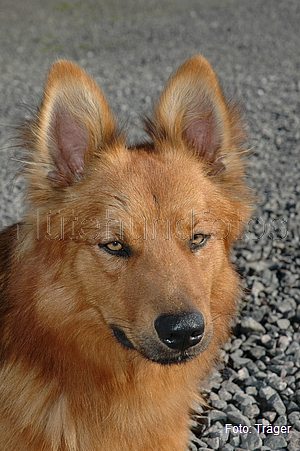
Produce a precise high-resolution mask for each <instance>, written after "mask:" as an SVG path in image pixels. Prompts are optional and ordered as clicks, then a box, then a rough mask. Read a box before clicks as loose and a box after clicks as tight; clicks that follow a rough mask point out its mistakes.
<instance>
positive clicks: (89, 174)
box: [24, 56, 250, 363]
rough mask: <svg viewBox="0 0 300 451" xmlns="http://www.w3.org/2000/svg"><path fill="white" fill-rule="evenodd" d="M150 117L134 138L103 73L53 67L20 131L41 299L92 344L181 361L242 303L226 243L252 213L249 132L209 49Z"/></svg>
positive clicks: (53, 324) (223, 330)
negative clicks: (246, 159) (129, 140)
mask: <svg viewBox="0 0 300 451" xmlns="http://www.w3.org/2000/svg"><path fill="white" fill-rule="evenodd" d="M145 124H146V131H147V133H148V135H149V137H150V140H149V142H147V143H145V144H139V145H137V146H131V147H129V148H127V147H126V145H125V138H124V136H123V134H122V133H120V132H118V131H117V127H116V125H115V119H114V117H113V116H112V114H111V112H110V110H109V107H108V104H107V101H106V99H105V97H104V95H103V94H102V92H101V91H100V90H99V88H98V87H97V86H96V84H95V82H94V81H93V80H92V79H91V78H90V77H89V76H88V75H87V74H86V73H85V72H84V71H82V70H81V69H80V68H79V67H77V66H76V65H74V64H73V63H70V62H66V61H58V62H56V63H55V64H54V65H53V66H52V68H51V69H50V72H49V75H48V79H47V82H46V86H45V92H44V97H43V101H42V104H41V107H40V110H39V112H38V114H37V117H36V119H35V120H34V121H32V122H31V123H29V124H28V126H27V127H26V129H25V131H24V138H25V141H26V144H27V146H28V147H29V148H30V149H31V153H30V155H29V159H30V161H29V162H28V164H27V165H26V170H27V172H28V177H29V187H28V198H29V202H30V206H29V209H28V212H27V216H26V218H25V222H26V221H27V222H28V223H29V222H30V221H31V223H32V217H33V216H36V214H37V212H38V231H37V235H38V236H37V237H36V240H35V249H36V250H37V251H38V252H39V260H38V258H37V260H36V261H39V267H37V269H36V274H35V276H36V277H38V275H39V277H40V279H41V280H42V281H43V284H42V285H43V286H42V287H41V288H40V289H39V290H40V292H39V295H38V299H37V301H36V310H37V312H38V315H39V317H40V318H41V321H42V323H43V324H44V325H45V327H48V328H52V329H55V330H56V332H57V331H59V334H68V343H69V344H70V343H72V341H73V342H76V343H79V344H80V347H81V349H85V350H84V352H87V353H89V352H91V353H93V354H94V355H96V354H97V352H98V353H99V350H100V349H101V347H103V342H104V340H105V339H107V340H110V343H111V352H112V354H113V353H114V352H116V349H117V348H116V347H120V346H122V347H123V349H124V347H125V348H126V349H127V353H128V354H130V353H137V352H138V355H142V356H144V357H146V358H147V359H149V360H153V361H156V362H159V363H175V362H182V361H186V360H189V359H191V358H194V357H195V356H197V355H198V354H199V353H201V352H203V351H204V350H205V349H207V348H208V349H209V346H210V344H212V346H214V347H216V345H217V344H219V343H220V342H222V341H224V340H225V339H226V337H227V334H228V328H229V326H228V325H229V320H230V318H231V316H232V315H233V314H234V312H235V307H236V305H235V303H236V298H237V292H238V287H237V277H236V275H235V273H234V271H233V269H232V266H231V264H230V263H229V247H230V244H231V242H232V241H233V239H235V238H237V237H238V236H240V234H241V231H242V227H243V225H244V223H245V221H246V220H247V218H248V216H249V213H250V197H249V192H248V190H247V188H246V187H245V185H244V182H243V177H244V171H243V162H242V158H241V154H242V153H243V152H244V150H243V148H241V146H240V144H241V139H242V137H243V133H242V128H241V126H240V121H239V118H238V114H237V110H236V108H235V107H233V106H232V105H230V104H228V103H226V102H225V100H224V98H223V95H222V92H221V90H220V88H219V85H218V82H217V80H216V77H215V74H214V72H213V70H212V69H211V67H210V65H209V63H208V62H207V61H206V60H205V59H204V58H202V57H200V56H194V57H192V58H190V59H189V60H187V61H186V62H185V63H184V64H183V65H182V66H181V67H180V68H179V69H178V70H177V72H175V74H174V75H173V76H172V77H171V79H170V80H169V82H168V83H167V85H166V87H165V89H164V91H163V93H162V94H161V96H160V99H159V101H158V103H157V105H156V107H155V108H154V112H153V116H152V117H151V119H147V120H146V121H145ZM25 241H26V240H25ZM25 248H28V244H26V246H25V245H24V249H25ZM45 248H46V251H45ZM49 265H50V268H48V267H49ZM47 268H48V269H47ZM49 270H50V271H49ZM47 272H48V274H47V275H45V273H47ZM49 273H51V274H49ZM59 334H58V335H59ZM96 349H97V350H98V351H97V352H96Z"/></svg>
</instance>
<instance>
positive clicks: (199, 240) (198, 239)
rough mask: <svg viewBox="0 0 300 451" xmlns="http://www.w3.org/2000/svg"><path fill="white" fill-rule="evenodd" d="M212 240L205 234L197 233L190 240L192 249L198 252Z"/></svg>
mask: <svg viewBox="0 0 300 451" xmlns="http://www.w3.org/2000/svg"><path fill="white" fill-rule="evenodd" d="M209 238H210V235H205V234H204V233H197V234H196V235H194V236H193V239H191V240H190V248H191V250H192V251H196V250H197V249H198V248H199V247H202V246H204V244H205V243H206V241H207V240H208V239H209Z"/></svg>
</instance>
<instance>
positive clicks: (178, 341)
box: [154, 311, 204, 351]
mask: <svg viewBox="0 0 300 451" xmlns="http://www.w3.org/2000/svg"><path fill="white" fill-rule="evenodd" d="M154 327H155V329H156V332H157V334H158V337H159V339H160V340H161V341H162V342H163V343H164V344H165V345H167V346H168V347H169V348H171V349H177V350H180V351H185V350H186V349H188V348H191V347H192V346H195V345H196V344H198V343H199V342H200V340H201V338H202V335H203V333H204V318H203V316H202V314H201V313H200V312H197V311H193V312H187V313H180V314H163V315H160V316H159V317H158V318H156V320H155V323H154Z"/></svg>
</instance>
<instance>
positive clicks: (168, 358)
mask: <svg viewBox="0 0 300 451" xmlns="http://www.w3.org/2000/svg"><path fill="white" fill-rule="evenodd" d="M112 331H113V334H114V337H115V338H116V340H117V341H118V342H119V343H120V344H121V345H123V346H124V347H125V348H127V349H134V350H135V351H137V352H139V354H141V355H142V356H143V357H144V358H145V359H147V360H150V361H152V362H155V363H159V364H161V365H173V364H182V363H185V362H188V361H189V360H192V359H194V358H195V357H196V356H197V355H198V354H200V353H201V352H202V351H203V350H204V348H206V346H205V347H204V346H203V345H202V346H201V345H200V346H194V347H192V348H189V349H188V350H185V351H175V350H173V349H169V348H166V347H165V346H163V345H160V344H159V346H157V345H156V343H153V342H152V343H151V345H149V342H147V343H144V344H143V345H142V347H141V348H140V349H138V348H137V347H135V346H134V345H133V344H132V342H131V341H130V340H129V339H128V338H127V336H126V334H125V332H124V331H123V330H121V329H120V328H118V327H115V326H113V327H112ZM144 341H145V340H144Z"/></svg>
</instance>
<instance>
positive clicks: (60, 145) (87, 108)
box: [24, 60, 116, 186]
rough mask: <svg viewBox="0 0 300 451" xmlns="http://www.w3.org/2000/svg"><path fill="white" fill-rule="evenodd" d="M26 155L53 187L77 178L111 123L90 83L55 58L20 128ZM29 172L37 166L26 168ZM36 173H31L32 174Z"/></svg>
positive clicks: (111, 131) (109, 134)
mask: <svg viewBox="0 0 300 451" xmlns="http://www.w3.org/2000/svg"><path fill="white" fill-rule="evenodd" d="M24 136H25V141H26V140H27V142H26V144H27V145H28V146H29V148H31V149H32V153H31V158H32V160H33V162H34V163H36V165H37V166H38V168H39V169H40V170H42V168H43V170H44V171H43V172H44V173H43V174H39V175H43V176H44V177H45V178H47V179H50V180H52V181H53V182H54V184H56V185H57V186H67V185H70V184H72V183H73V182H74V181H75V180H76V179H80V178H81V177H82V175H83V173H84V171H85V165H86V164H87V163H88V161H89V160H90V159H91V158H92V156H93V155H94V154H95V153H97V152H99V150H101V149H102V148H103V147H104V146H105V145H107V144H108V143H109V142H111V141H112V140H113V139H114V138H115V136H116V132H115V122H114V118H113V116H112V114H111V113H110V110H109V107H108V104H107V101H106V99H105V97H104V95H103V93H102V92H101V91H100V89H99V88H98V86H97V85H96V83H95V82H94V80H93V79H92V78H90V77H89V76H88V75H87V74H86V73H85V72H84V71H83V70H82V69H80V68H79V67H78V66H77V65H76V64H74V63H71V62H69V61H63V60H60V61H57V62H56V63H54V64H53V65H52V67H51V68H50V71H49V74H48V77H47V80H46V84H45V89H44V95H43V100H42V103H41V106H40V109H39V111H38V114H37V116H36V119H35V120H33V121H31V122H30V123H29V125H28V126H27V128H25V132H24ZM29 170H30V171H32V170H33V171H35V172H36V171H37V170H38V169H37V167H35V168H34V169H33V168H32V166H31V167H29ZM35 175H37V174H35Z"/></svg>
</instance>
